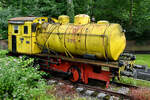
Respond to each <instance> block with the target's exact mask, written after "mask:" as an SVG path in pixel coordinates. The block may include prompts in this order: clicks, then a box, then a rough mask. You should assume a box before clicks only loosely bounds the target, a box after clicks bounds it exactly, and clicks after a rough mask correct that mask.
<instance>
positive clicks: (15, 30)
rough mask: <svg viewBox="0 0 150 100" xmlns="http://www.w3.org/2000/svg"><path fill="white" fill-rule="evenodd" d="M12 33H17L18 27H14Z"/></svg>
mask: <svg viewBox="0 0 150 100" xmlns="http://www.w3.org/2000/svg"><path fill="white" fill-rule="evenodd" d="M14 33H18V25H15V26H14Z"/></svg>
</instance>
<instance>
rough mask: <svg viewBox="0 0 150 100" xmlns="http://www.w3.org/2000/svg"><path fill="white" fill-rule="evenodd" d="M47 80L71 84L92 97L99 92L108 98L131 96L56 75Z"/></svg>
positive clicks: (126, 97) (126, 85)
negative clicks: (73, 81)
mask: <svg viewBox="0 0 150 100" xmlns="http://www.w3.org/2000/svg"><path fill="white" fill-rule="evenodd" d="M47 81H48V82H49V83H50V84H51V82H52V84H64V85H72V86H73V87H74V89H75V90H76V91H77V92H78V93H82V94H84V95H88V96H92V97H96V98H99V97H100V96H99V95H100V94H101V96H102V94H103V96H104V95H105V97H106V96H109V98H112V97H115V98H118V99H129V100H130V99H131V98H132V97H131V96H130V95H129V94H124V93H119V92H115V91H111V90H109V89H104V88H102V87H100V86H97V85H96V86H92V85H89V84H88V85H85V84H81V83H72V82H70V81H68V80H64V79H62V78H60V77H59V78H58V77H52V78H50V79H47ZM113 84H115V85H117V86H121V87H126V88H135V89H137V88H139V87H136V86H132V85H128V84H123V83H117V82H113Z"/></svg>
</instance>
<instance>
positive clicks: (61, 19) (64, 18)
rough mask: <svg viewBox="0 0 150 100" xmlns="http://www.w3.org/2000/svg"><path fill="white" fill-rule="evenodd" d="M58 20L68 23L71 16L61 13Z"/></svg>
mask: <svg viewBox="0 0 150 100" xmlns="http://www.w3.org/2000/svg"><path fill="white" fill-rule="evenodd" d="M58 21H59V23H60V24H68V23H69V16H66V15H61V16H59V17H58Z"/></svg>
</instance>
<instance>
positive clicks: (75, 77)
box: [68, 66, 81, 82]
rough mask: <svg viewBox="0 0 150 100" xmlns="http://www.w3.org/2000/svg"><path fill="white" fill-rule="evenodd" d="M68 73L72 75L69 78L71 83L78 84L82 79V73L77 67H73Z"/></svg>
mask: <svg viewBox="0 0 150 100" xmlns="http://www.w3.org/2000/svg"><path fill="white" fill-rule="evenodd" d="M68 72H69V73H70V76H69V80H70V81H71V82H78V81H79V80H80V77H81V75H80V74H81V71H80V69H79V68H78V67H76V66H71V67H70V68H69V70H68Z"/></svg>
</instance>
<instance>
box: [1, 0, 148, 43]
mask: <svg viewBox="0 0 150 100" xmlns="http://www.w3.org/2000/svg"><path fill="white" fill-rule="evenodd" d="M33 5H34V6H33ZM149 5H150V0H109V1H107V0H32V2H30V0H18V1H17V0H1V1H0V34H2V36H3V37H4V38H6V37H7V20H8V19H9V18H12V17H16V16H48V17H58V16H59V15H65V14H67V15H69V16H70V19H71V21H72V22H73V17H74V15H76V14H88V15H90V17H95V19H96V21H98V20H108V21H110V22H113V23H119V24H121V25H122V26H123V28H124V29H126V31H127V32H126V36H127V39H137V40H141V39H145V38H146V39H149V37H150V35H149V32H150V28H149V26H150V23H149V22H150V12H149V11H150V6H149Z"/></svg>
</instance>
